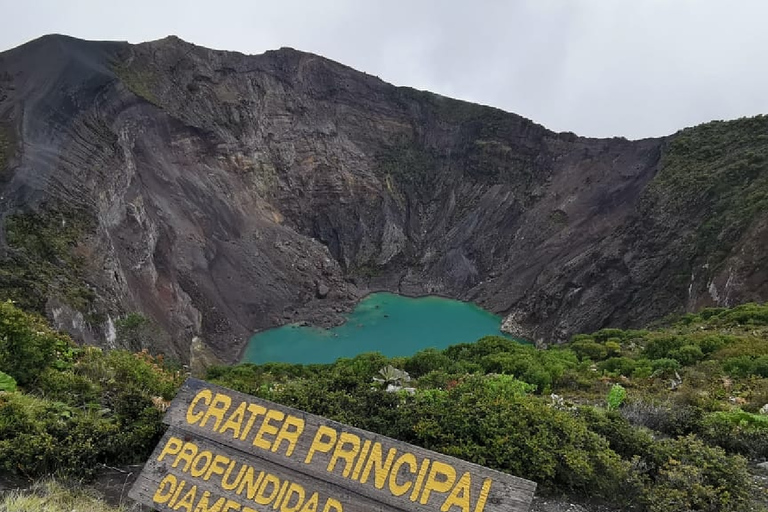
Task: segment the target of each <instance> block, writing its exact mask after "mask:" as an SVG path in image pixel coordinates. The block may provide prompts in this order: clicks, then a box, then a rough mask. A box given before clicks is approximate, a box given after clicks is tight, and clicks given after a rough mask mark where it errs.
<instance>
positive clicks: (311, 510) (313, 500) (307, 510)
mask: <svg viewBox="0 0 768 512" xmlns="http://www.w3.org/2000/svg"><path fill="white" fill-rule="evenodd" d="M317 502H318V495H317V492H315V493H313V494H312V496H310V497H309V499H308V500H307V502H306V503H305V504H304V507H302V509H301V510H299V512H317Z"/></svg>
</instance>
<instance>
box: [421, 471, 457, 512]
mask: <svg viewBox="0 0 768 512" xmlns="http://www.w3.org/2000/svg"><path fill="white" fill-rule="evenodd" d="M438 475H440V476H442V477H443V478H441V479H438V478H437V477H438ZM455 481H456V470H455V469H453V466H451V465H450V464H446V463H444V462H439V461H434V462H433V463H432V467H430V468H429V476H427V481H426V483H425V484H424V492H423V493H422V494H421V499H420V500H419V503H421V504H422V505H426V504H427V503H428V502H429V496H430V494H431V493H432V491H436V492H448V491H449V490H450V489H451V487H453V483H454V482H455Z"/></svg>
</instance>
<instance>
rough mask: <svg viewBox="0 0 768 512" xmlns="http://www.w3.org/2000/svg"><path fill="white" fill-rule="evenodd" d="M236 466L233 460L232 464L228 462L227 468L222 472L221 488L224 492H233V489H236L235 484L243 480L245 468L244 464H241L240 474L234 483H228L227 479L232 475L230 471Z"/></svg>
mask: <svg viewBox="0 0 768 512" xmlns="http://www.w3.org/2000/svg"><path fill="white" fill-rule="evenodd" d="M236 465H237V462H236V461H234V460H233V461H232V462H230V463H229V467H228V468H227V470H226V471H225V472H224V476H222V477H221V488H222V489H224V490H225V491H231V490H233V489H234V488H235V487H237V484H239V483H240V480H241V479H242V478H243V474H244V473H245V469H246V468H247V466H246V465H245V464H242V465H241V466H240V472H239V473H238V474H237V476H236V477H235V481H234V482H232V483H229V477H230V475H231V474H232V470H233V469H235V466H236ZM251 471H253V470H251Z"/></svg>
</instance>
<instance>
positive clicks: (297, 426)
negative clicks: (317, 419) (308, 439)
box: [264, 415, 304, 457]
mask: <svg viewBox="0 0 768 512" xmlns="http://www.w3.org/2000/svg"><path fill="white" fill-rule="evenodd" d="M264 421H266V419H265V420H264ZM302 432H304V420H303V419H301V418H297V417H296V416H290V415H289V416H287V417H286V418H285V423H283V426H282V427H281V428H280V432H278V434H277V437H276V438H275V442H274V443H272V452H273V453H274V452H276V451H277V450H278V449H279V448H280V445H281V444H282V442H283V441H285V442H287V443H288V447H287V448H286V450H285V456H286V457H290V456H291V454H292V453H293V450H294V449H295V448H296V443H297V442H298V441H299V436H300V435H301V433H302Z"/></svg>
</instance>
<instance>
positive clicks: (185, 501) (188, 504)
mask: <svg viewBox="0 0 768 512" xmlns="http://www.w3.org/2000/svg"><path fill="white" fill-rule="evenodd" d="M196 495H197V486H196V485H193V486H192V487H190V489H189V491H187V494H185V495H184V497H183V498H181V501H179V502H178V503H176V504H175V505H174V506H173V510H179V509H180V508H181V507H184V508H185V509H187V512H192V509H193V507H194V506H195V496H196Z"/></svg>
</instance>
